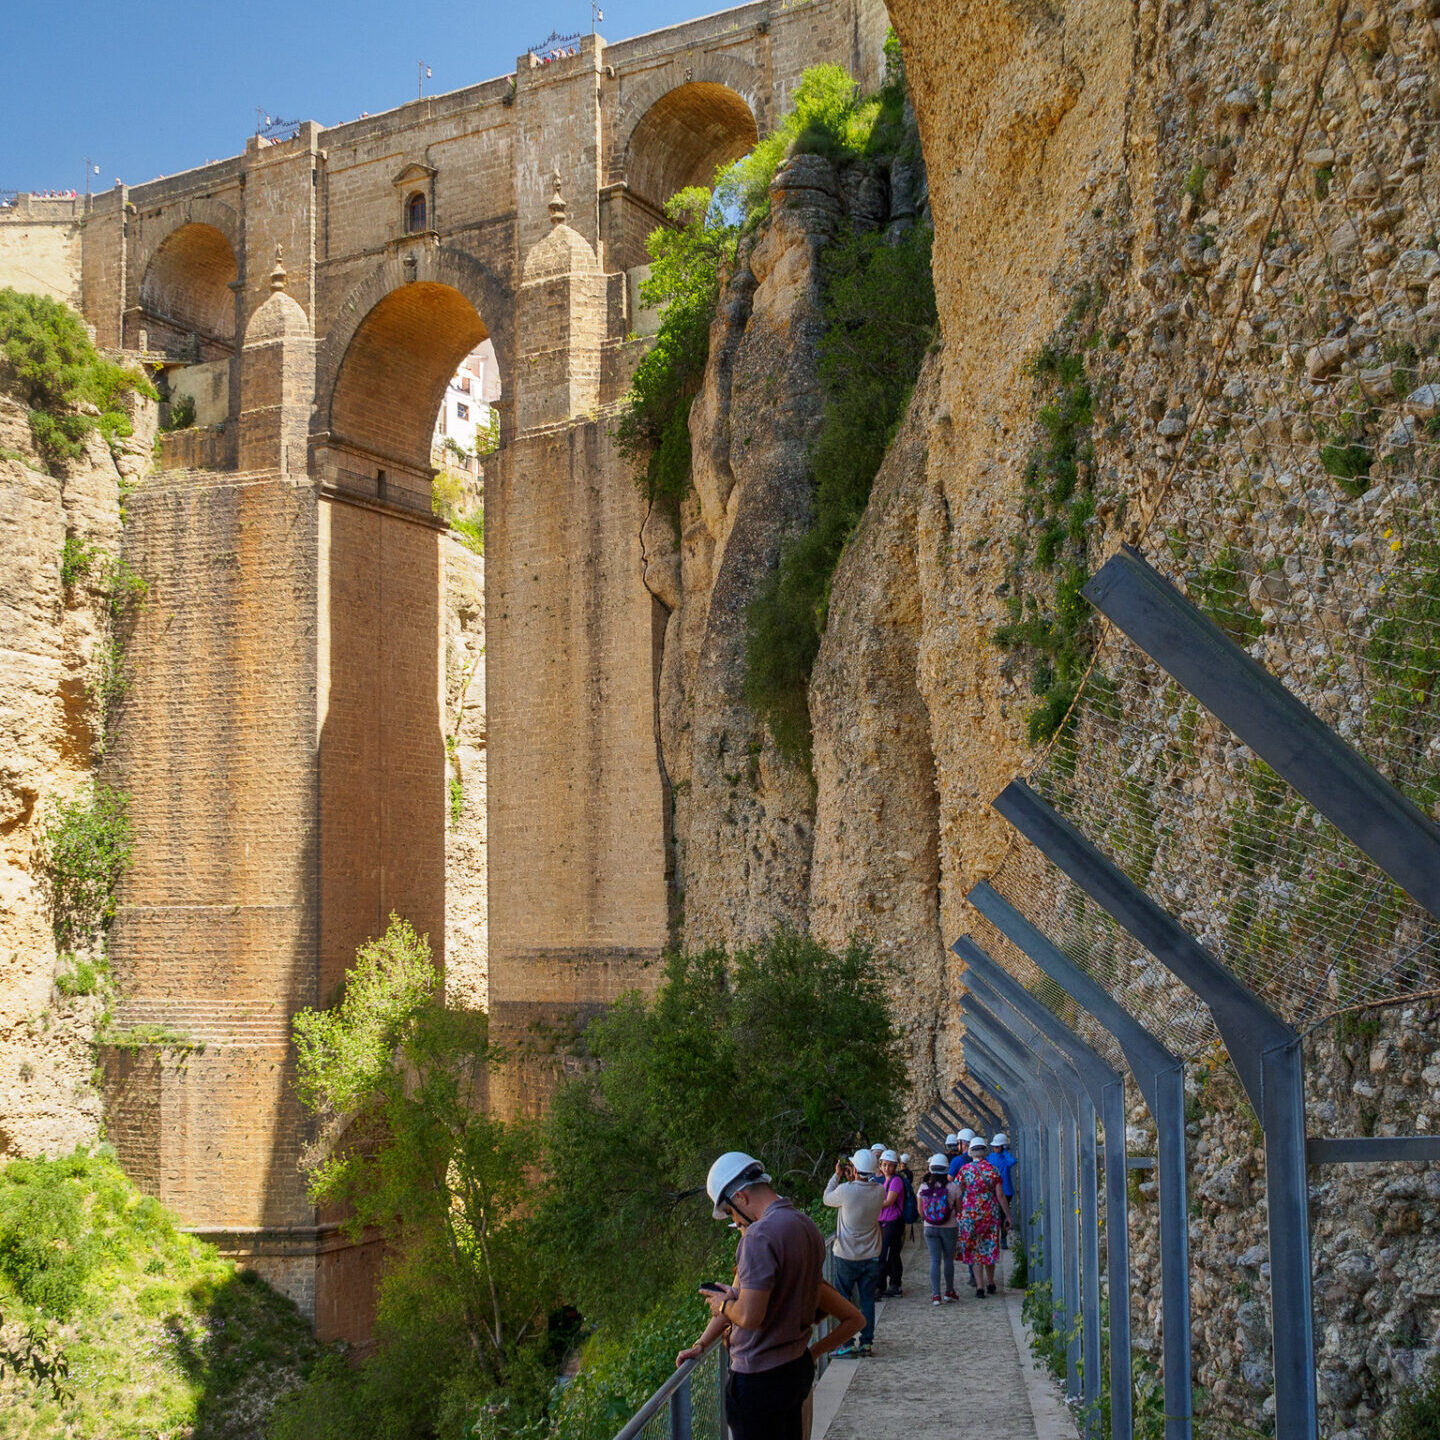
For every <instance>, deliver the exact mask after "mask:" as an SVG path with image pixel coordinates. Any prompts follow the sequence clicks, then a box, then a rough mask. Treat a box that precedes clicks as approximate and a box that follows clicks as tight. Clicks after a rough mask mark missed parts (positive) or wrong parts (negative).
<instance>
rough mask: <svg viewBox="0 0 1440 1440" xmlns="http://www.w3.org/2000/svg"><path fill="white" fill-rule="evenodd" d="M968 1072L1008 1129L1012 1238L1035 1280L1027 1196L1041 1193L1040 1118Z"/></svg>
mask: <svg viewBox="0 0 1440 1440" xmlns="http://www.w3.org/2000/svg"><path fill="white" fill-rule="evenodd" d="M967 1064H968V1057H967ZM968 1073H969V1076H970V1079H971V1080H973V1081H974V1082H975V1085H976V1087H977V1088H978V1089H979V1090H981V1091H982V1092H983V1093H984V1094H986V1095H987V1096H989V1098H990V1100H991V1101H993V1103H994V1104H995V1105H996V1106H997V1107H998V1109H999V1116H1000V1123H1001V1128H1002V1129H1007V1130H1008V1131H1009V1132H1010V1142H1011V1145H1010V1148H1011V1149H1012V1150H1014V1152H1015V1158H1016V1160H1017V1162H1018V1164H1017V1166H1016V1171H1015V1172H1012V1182H1013V1184H1014V1186H1015V1187H1016V1200H1017V1202H1018V1204H1019V1213H1020V1222H1019V1223H1018V1224H1017V1225H1016V1226H1015V1227H1014V1229H1015V1238H1016V1241H1017V1243H1019V1244H1021V1245H1023V1246H1025V1263H1026V1269H1027V1272H1028V1273H1029V1274H1030V1275H1031V1276H1032V1277H1033V1279H1032V1281H1031V1283H1037V1282H1038V1279H1039V1262H1038V1261H1037V1260H1036V1259H1035V1255H1036V1250H1035V1246H1034V1244H1033V1241H1034V1238H1035V1232H1036V1224H1035V1209H1034V1202H1033V1200H1032V1199H1031V1198H1030V1196H1031V1195H1032V1194H1035V1195H1040V1194H1043V1193H1044V1190H1043V1188H1042V1184H1041V1178H1040V1176H1041V1170H1040V1158H1039V1153H1038V1149H1037V1147H1038V1144H1039V1136H1038V1133H1037V1132H1038V1128H1039V1123H1040V1122H1039V1119H1038V1117H1037V1116H1036V1115H1034V1114H1033V1113H1032V1112H1031V1110H1030V1108H1029V1106H1028V1105H1027V1104H1025V1102H1024V1101H1023V1099H1022V1100H1020V1101H1018V1102H1017V1101H1016V1100H1015V1099H1014V1097H1009V1098H1007V1096H1006V1094H1005V1093H1003V1092H1002V1091H999V1090H992V1089H991V1088H990V1087H989V1085H987V1083H986V1082H985V1081H984V1080H983V1079H982V1078H981V1077H980V1076H979V1075H978V1074H976V1073H975V1072H974V1071H973V1070H971V1071H969V1072H968ZM1016 1174H1018V1177H1019V1178H1018V1179H1015V1178H1014V1176H1015V1175H1016ZM1020 1187H1024V1188H1023V1189H1022V1188H1020Z"/></svg>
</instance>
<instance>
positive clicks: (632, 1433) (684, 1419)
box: [615, 1235, 835, 1440]
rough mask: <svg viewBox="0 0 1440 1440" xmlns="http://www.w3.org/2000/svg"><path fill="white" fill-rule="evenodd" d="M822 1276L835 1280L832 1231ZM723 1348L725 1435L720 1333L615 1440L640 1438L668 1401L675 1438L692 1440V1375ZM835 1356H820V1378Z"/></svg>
mask: <svg viewBox="0 0 1440 1440" xmlns="http://www.w3.org/2000/svg"><path fill="white" fill-rule="evenodd" d="M821 1273H822V1276H823V1278H824V1279H825V1280H826V1282H827V1283H829V1284H831V1285H833V1284H834V1283H835V1237H834V1236H833V1235H828V1236H826V1238H825V1265H824V1269H823V1270H822V1272H821ZM834 1323H835V1322H834V1321H833V1319H832V1318H831V1317H830V1316H828V1315H827V1316H826V1317H825V1319H824V1320H823V1321H822V1322H821V1323H820V1324H819V1325H815V1326H812V1327H811V1328H812V1330H813V1331H818V1332H819V1336H825V1335H828V1334H829V1333H830V1330H831V1328H832V1326H833V1325H834ZM717 1348H718V1349H719V1351H720V1358H719V1364H720V1367H721V1374H720V1413H721V1427H720V1433H721V1434H722V1435H724V1433H725V1425H724V1413H725V1373H724V1372H725V1370H726V1369H728V1365H727V1363H726V1361H727V1358H728V1357H727V1352H726V1349H725V1345H724V1343H723V1336H716V1338H715V1339H714V1340H712V1341H711V1342H710V1343H709V1344H708V1345H707V1346H706V1347H705V1348H704V1349H703V1350H702V1351H701V1352H700V1354H698V1355H697V1356H695V1358H694V1359H693V1360H687V1361H686V1362H685V1363H684V1364H683V1365H677V1366H676V1367H675V1369H674V1371H673V1372H672V1373H671V1374H670V1375H668V1376H666V1378H665V1380H664V1382H663V1383H662V1384H661V1385H660V1386H659V1388H658V1389H657V1390H656V1391H655V1393H654V1394H653V1395H651V1396H650V1398H649V1399H648V1400H646V1401H645V1403H644V1404H643V1405H642V1406H641V1407H640V1408H639V1409H638V1410H637V1411H636V1412H635V1413H634V1414H633V1415H632V1416H631V1417H630V1418H629V1419H628V1420H627V1421H626V1422H625V1424H624V1425H623V1426H622V1427H621V1429H620V1430H619V1431H618V1432H617V1433H616V1435H615V1440H636V1437H637V1436H638V1435H639V1434H640V1433H641V1432H642V1431H643V1430H644V1429H645V1427H646V1426H647V1425H648V1424H649V1423H650V1422H651V1421H652V1420H653V1419H654V1418H655V1417H656V1416H657V1415H658V1414H659V1413H660V1410H661V1407H662V1406H664V1405H665V1404H666V1402H667V1401H668V1402H669V1404H670V1408H671V1418H672V1425H671V1440H689V1437H690V1377H691V1376H692V1375H693V1374H694V1373H695V1372H696V1371H697V1370H698V1369H699V1368H700V1367H701V1366H702V1365H704V1364H705V1362H706V1361H707V1360H708V1359H709V1358H710V1355H711V1353H712V1352H713V1351H714V1350H716V1349H717ZM830 1360H831V1355H830V1353H828V1352H827V1353H826V1354H824V1355H822V1356H821V1357H820V1360H819V1363H818V1364H817V1365H816V1367H815V1378H816V1379H817V1380H818V1379H819V1378H820V1376H821V1375H823V1374H824V1373H825V1370H826V1368H827V1367H828V1366H829V1363H830Z"/></svg>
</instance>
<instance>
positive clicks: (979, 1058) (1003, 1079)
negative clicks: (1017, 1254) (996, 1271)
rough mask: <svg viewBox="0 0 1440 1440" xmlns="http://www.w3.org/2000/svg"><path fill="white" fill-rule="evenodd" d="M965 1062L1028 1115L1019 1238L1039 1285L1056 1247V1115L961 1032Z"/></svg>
mask: <svg viewBox="0 0 1440 1440" xmlns="http://www.w3.org/2000/svg"><path fill="white" fill-rule="evenodd" d="M972 1062H973V1063H972ZM965 1063H966V1065H967V1066H968V1067H969V1068H970V1073H971V1074H972V1075H973V1076H974V1077H975V1079H976V1080H977V1081H979V1082H980V1083H981V1084H982V1085H990V1086H993V1087H995V1088H996V1092H997V1093H996V1099H997V1100H998V1099H999V1098H1000V1093H999V1092H1000V1090H1002V1089H1008V1090H1010V1091H1013V1092H1014V1093H1015V1094H1016V1095H1017V1096H1018V1097H1019V1103H1020V1104H1021V1106H1022V1107H1023V1108H1024V1110H1025V1111H1026V1112H1028V1114H1029V1116H1030V1117H1031V1118H1030V1121H1029V1124H1028V1125H1027V1127H1026V1132H1025V1133H1026V1152H1027V1153H1026V1157H1025V1160H1024V1161H1023V1162H1022V1163H1023V1164H1024V1165H1025V1167H1026V1169H1027V1170H1028V1172H1029V1176H1030V1191H1031V1192H1032V1193H1033V1197H1034V1198H1033V1199H1031V1200H1030V1201H1029V1202H1028V1203H1027V1205H1026V1207H1025V1234H1026V1239H1025V1244H1026V1259H1027V1262H1028V1269H1029V1271H1030V1276H1031V1282H1030V1283H1031V1284H1033V1285H1042V1284H1044V1283H1045V1281H1047V1280H1050V1279H1052V1277H1053V1273H1054V1266H1055V1259H1056V1255H1057V1252H1058V1250H1059V1245H1058V1243H1052V1239H1051V1232H1052V1228H1053V1225H1054V1217H1055V1200H1054V1187H1053V1185H1052V1183H1051V1182H1052V1175H1053V1170H1054V1165H1053V1163H1052V1162H1053V1152H1054V1146H1055V1145H1056V1144H1057V1143H1058V1138H1059V1121H1058V1119H1057V1118H1056V1117H1054V1116H1053V1114H1052V1113H1051V1110H1050V1107H1049V1104H1048V1101H1043V1102H1042V1099H1040V1098H1037V1094H1036V1090H1034V1089H1032V1088H1031V1087H1030V1085H1029V1083H1028V1079H1026V1078H1017V1077H1016V1076H1015V1075H1014V1074H1013V1072H1011V1071H1010V1070H1009V1069H1008V1068H1007V1067H1006V1066H1005V1065H1003V1064H1002V1062H1001V1061H1000V1060H999V1059H997V1058H995V1057H993V1056H992V1055H991V1053H990V1051H989V1050H988V1048H987V1047H986V1046H985V1045H984V1043H983V1042H982V1041H981V1040H979V1039H978V1038H974V1039H972V1037H970V1036H968V1035H967V1036H966V1050H965ZM1037 1088H1038V1087H1037Z"/></svg>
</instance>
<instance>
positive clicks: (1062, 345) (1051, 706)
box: [990, 286, 1098, 745]
mask: <svg viewBox="0 0 1440 1440" xmlns="http://www.w3.org/2000/svg"><path fill="white" fill-rule="evenodd" d="M1094 309H1098V306H1097V305H1096V302H1095V295H1094V292H1093V290H1092V289H1091V288H1090V287H1089V286H1082V287H1081V288H1080V290H1079V291H1077V293H1076V297H1075V302H1074V304H1073V305H1072V307H1071V310H1070V313H1069V315H1068V316H1067V317H1066V319H1065V321H1064V323H1063V325H1062V327H1061V330H1060V332H1059V333H1058V334H1057V336H1056V337H1055V338H1054V339H1052V340H1051V342H1050V343H1049V344H1047V345H1046V346H1045V347H1044V348H1043V349H1042V350H1041V351H1040V353H1039V354H1038V355H1037V356H1035V358H1034V359H1033V360H1032V361H1031V362H1030V374H1031V376H1032V378H1033V379H1034V381H1035V389H1036V395H1037V398H1038V399H1040V402H1041V403H1040V406H1039V409H1038V411H1037V414H1036V419H1037V421H1038V423H1039V426H1040V429H1041V431H1042V439H1041V440H1040V442H1039V443H1038V444H1037V445H1036V446H1035V448H1034V449H1033V450H1032V451H1031V453H1030V458H1029V460H1028V461H1027V462H1026V465H1025V471H1024V475H1023V477H1022V480H1023V487H1024V488H1023V496H1024V498H1023V509H1022V515H1021V528H1020V530H1019V531H1018V532H1017V533H1016V535H1015V536H1014V537H1013V539H1012V542H1011V551H1012V555H1011V562H1010V567H1009V573H1008V575H1007V577H1006V580H1005V584H1004V587H1003V588H1004V590H1005V592H1006V593H1005V596H1004V598H1005V606H1006V610H1007V614H1008V618H1007V620H1006V623H1005V624H1003V625H1001V626H999V627H997V628H996V630H995V631H994V632H993V634H992V635H991V637H990V639H991V643H992V644H994V645H997V646H999V647H1000V648H1001V649H1002V650H1008V651H1012V652H1015V653H1016V654H1018V655H1020V656H1022V657H1023V658H1024V659H1025V660H1026V662H1027V663H1028V665H1029V669H1030V677H1029V678H1030V692H1031V694H1032V695H1034V696H1035V697H1036V703H1035V704H1034V705H1033V706H1031V708H1030V710H1029V711H1028V712H1027V714H1026V717H1025V727H1026V735H1027V738H1028V739H1029V741H1030V743H1031V744H1032V745H1043V744H1046V743H1047V742H1048V741H1050V740H1052V739H1053V738H1054V737H1055V736H1056V735H1058V734H1059V733H1060V730H1061V728H1062V727H1063V726H1064V724H1065V720H1066V716H1067V715H1069V714H1070V712H1071V707H1072V706H1073V704H1074V702H1075V698H1076V696H1077V695H1078V694H1079V693H1080V685H1081V682H1082V680H1083V679H1084V676H1085V671H1086V668H1087V667H1088V666H1089V663H1090V657H1091V655H1092V653H1093V651H1094V645H1095V626H1094V612H1093V611H1092V609H1091V607H1090V604H1089V602H1088V601H1087V600H1086V599H1085V597H1084V596H1083V595H1082V594H1081V593H1080V592H1081V590H1082V589H1083V588H1084V586H1085V585H1086V583H1087V582H1088V581H1089V579H1090V532H1091V529H1092V521H1093V519H1094V516H1095V492H1094V478H1095V446H1094V441H1093V439H1092V431H1093V428H1094V423H1095V416H1094V395H1093V393H1092V391H1091V388H1090V382H1089V380H1088V378H1087V377H1086V374H1085V351H1086V350H1087V349H1088V348H1089V345H1088V341H1089V339H1090V338H1091V337H1092V336H1093V334H1094V330H1093V326H1091V325H1090V324H1089V317H1090V316H1091V314H1092V311H1093V310H1094Z"/></svg>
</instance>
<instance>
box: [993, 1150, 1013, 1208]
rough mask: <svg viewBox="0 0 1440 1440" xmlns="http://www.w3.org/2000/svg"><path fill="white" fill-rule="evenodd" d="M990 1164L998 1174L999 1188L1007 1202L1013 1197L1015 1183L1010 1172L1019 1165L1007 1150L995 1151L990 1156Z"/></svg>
mask: <svg viewBox="0 0 1440 1440" xmlns="http://www.w3.org/2000/svg"><path fill="white" fill-rule="evenodd" d="M990 1163H991V1164H992V1165H993V1166H994V1167H995V1168H996V1169H997V1170H998V1171H999V1172H1000V1187H1001V1189H1002V1190H1003V1191H1004V1192H1005V1198H1006V1199H1007V1200H1010V1199H1013V1198H1014V1195H1015V1182H1014V1181H1013V1180H1012V1179H1011V1178H1010V1172H1011V1171H1012V1170H1013V1169H1014V1168H1015V1167H1016V1166H1017V1165H1018V1164H1019V1163H1020V1162H1019V1161H1018V1160H1017V1159H1016V1158H1015V1157H1014V1156H1013V1155H1012V1154H1011V1153H1010V1152H1009V1151H1008V1150H996V1151H994V1152H993V1153H992V1154H991V1156H990Z"/></svg>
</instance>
